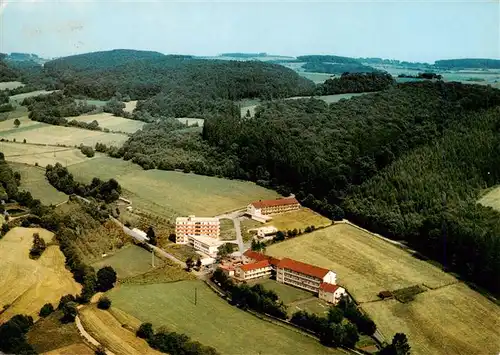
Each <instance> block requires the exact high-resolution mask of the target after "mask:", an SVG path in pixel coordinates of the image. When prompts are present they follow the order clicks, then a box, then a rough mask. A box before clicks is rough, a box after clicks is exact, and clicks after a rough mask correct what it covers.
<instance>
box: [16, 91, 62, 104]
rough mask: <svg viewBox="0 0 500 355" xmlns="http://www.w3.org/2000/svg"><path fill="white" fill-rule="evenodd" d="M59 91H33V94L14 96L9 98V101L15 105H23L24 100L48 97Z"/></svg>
mask: <svg viewBox="0 0 500 355" xmlns="http://www.w3.org/2000/svg"><path fill="white" fill-rule="evenodd" d="M55 91H57V90H52V91H46V90H38V91H32V92H26V93H24V94H17V95H12V96H10V97H9V100H10V101H11V102H12V101H13V102H15V103H19V104H20V103H22V102H23V100H24V99H25V98H27V97H33V96H40V95H48V94H52V93H53V92H55Z"/></svg>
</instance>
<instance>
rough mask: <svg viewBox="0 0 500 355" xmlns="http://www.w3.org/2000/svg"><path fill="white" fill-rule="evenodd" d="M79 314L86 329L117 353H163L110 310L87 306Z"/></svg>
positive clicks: (139, 354)
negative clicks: (136, 333) (124, 324)
mask: <svg viewBox="0 0 500 355" xmlns="http://www.w3.org/2000/svg"><path fill="white" fill-rule="evenodd" d="M112 307H113V306H112ZM79 316H80V320H81V321H82V325H83V327H84V328H85V330H86V331H87V332H88V333H89V334H90V335H91V336H92V337H93V338H94V339H96V340H97V341H98V342H99V343H101V344H102V345H103V346H105V347H106V349H109V350H110V351H112V352H113V353H115V354H116V355H121V354H123V355H134V354H137V355H143V354H151V355H156V354H157V355H159V354H162V353H161V352H159V351H156V350H154V349H152V348H150V347H149V345H148V343H147V342H146V341H145V340H143V339H141V338H139V337H137V336H136V335H135V333H134V332H133V331H131V330H127V329H126V328H124V327H122V323H121V322H120V321H118V320H117V319H116V318H115V317H114V316H113V315H112V314H111V313H110V312H108V311H103V310H100V309H98V308H96V307H95V306H86V307H84V308H82V309H81V310H80V312H79Z"/></svg>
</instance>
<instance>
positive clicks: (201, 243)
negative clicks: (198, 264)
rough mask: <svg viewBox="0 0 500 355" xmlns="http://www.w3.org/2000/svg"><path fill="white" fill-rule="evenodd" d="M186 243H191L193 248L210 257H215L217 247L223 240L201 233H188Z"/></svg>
mask: <svg viewBox="0 0 500 355" xmlns="http://www.w3.org/2000/svg"><path fill="white" fill-rule="evenodd" d="M187 239H188V244H189V245H191V246H192V247H193V248H194V249H195V250H198V251H201V252H202V253H203V254H206V255H208V256H210V257H212V258H216V257H217V253H218V251H219V247H220V246H221V245H222V244H224V242H223V241H218V240H217V239H214V238H211V237H206V236H203V235H189V236H187Z"/></svg>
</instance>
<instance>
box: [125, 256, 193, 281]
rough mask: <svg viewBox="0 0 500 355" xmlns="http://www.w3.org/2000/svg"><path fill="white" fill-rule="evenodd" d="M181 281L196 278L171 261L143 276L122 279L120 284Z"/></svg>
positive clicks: (166, 261)
mask: <svg viewBox="0 0 500 355" xmlns="http://www.w3.org/2000/svg"><path fill="white" fill-rule="evenodd" d="M156 260H158V258H156ZM182 280H196V276H194V275H193V274H192V273H190V272H186V271H185V270H184V269H183V268H181V267H180V266H179V265H177V264H175V265H174V264H173V262H172V261H170V260H165V261H164V262H163V266H161V267H157V268H154V269H152V270H151V271H148V272H146V273H144V274H140V275H137V276H132V277H128V278H126V279H122V280H121V281H120V282H121V283H123V284H136V285H146V284H155V283H166V282H175V281H182Z"/></svg>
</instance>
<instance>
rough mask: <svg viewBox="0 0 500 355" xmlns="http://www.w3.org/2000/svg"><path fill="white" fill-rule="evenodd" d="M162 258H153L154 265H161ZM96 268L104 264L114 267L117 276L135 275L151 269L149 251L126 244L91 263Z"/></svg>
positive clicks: (121, 277)
mask: <svg viewBox="0 0 500 355" xmlns="http://www.w3.org/2000/svg"><path fill="white" fill-rule="evenodd" d="M161 265H162V260H161V259H159V258H155V266H161ZM92 266H93V267H94V268H95V269H96V270H97V269H100V268H102V267H104V266H111V267H112V268H113V269H115V271H116V274H117V276H118V278H120V279H123V278H126V277H131V276H136V275H140V274H144V273H146V272H148V271H151V270H152V269H153V267H152V266H151V253H150V252H148V251H146V250H144V249H142V248H140V247H138V246H136V245H132V244H129V245H126V246H124V247H123V248H121V249H119V250H117V251H116V252H115V253H113V254H111V255H110V256H107V257H105V258H102V260H99V261H97V262H95V263H93V264H92Z"/></svg>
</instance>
